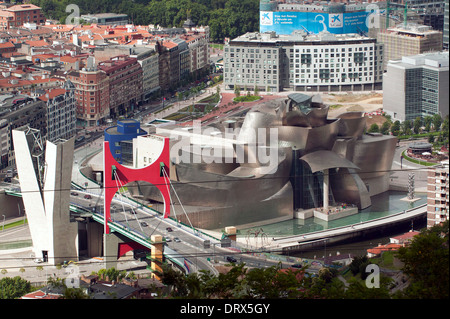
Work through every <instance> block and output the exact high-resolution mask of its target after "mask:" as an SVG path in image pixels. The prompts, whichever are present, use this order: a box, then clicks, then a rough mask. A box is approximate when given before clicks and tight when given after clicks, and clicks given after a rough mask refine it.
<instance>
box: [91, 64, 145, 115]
mask: <svg viewBox="0 0 450 319" xmlns="http://www.w3.org/2000/svg"><path fill="white" fill-rule="evenodd" d="M98 69H99V70H101V71H103V72H105V74H106V76H107V77H108V79H109V112H110V117H111V118H118V117H119V116H125V115H127V114H128V113H129V112H132V111H133V110H134V109H135V108H136V107H137V105H138V103H139V102H140V101H141V96H142V68H141V66H140V65H139V63H138V62H137V59H136V58H131V57H129V56H128V55H119V56H117V57H113V58H111V59H110V60H107V61H102V62H100V63H99V64H98Z"/></svg>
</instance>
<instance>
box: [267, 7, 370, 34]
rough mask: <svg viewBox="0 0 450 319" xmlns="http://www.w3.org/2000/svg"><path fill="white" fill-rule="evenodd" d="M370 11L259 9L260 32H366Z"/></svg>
mask: <svg viewBox="0 0 450 319" xmlns="http://www.w3.org/2000/svg"><path fill="white" fill-rule="evenodd" d="M369 14H370V12H367V11H359V12H346V13H323V12H286V11H285V12H281V11H274V12H272V11H260V23H259V25H260V32H261V33H262V32H268V31H275V32H276V33H277V34H291V33H292V32H293V31H295V30H305V31H307V32H310V33H314V34H318V33H319V32H321V31H328V32H330V33H334V34H344V33H360V32H367V31H368V27H367V23H366V20H367V17H368V15H369Z"/></svg>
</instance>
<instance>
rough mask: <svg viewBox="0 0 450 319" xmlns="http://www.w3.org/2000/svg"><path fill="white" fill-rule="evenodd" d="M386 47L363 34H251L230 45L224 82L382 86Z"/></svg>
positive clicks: (277, 86) (305, 87)
mask: <svg viewBox="0 0 450 319" xmlns="http://www.w3.org/2000/svg"><path fill="white" fill-rule="evenodd" d="M382 56H383V47H382V46H380V45H378V44H377V42H376V40H375V39H372V38H368V37H364V36H360V35H357V34H342V35H334V34H330V33H321V34H318V35H314V34H306V33H305V32H301V31H299V32H297V33H294V34H292V35H277V34H275V33H274V32H270V33H262V34H261V33H247V34H245V35H243V36H240V37H238V38H236V39H233V40H231V41H230V42H229V43H228V44H226V45H225V48H224V84H225V88H226V89H234V87H235V86H239V87H240V88H241V89H242V88H247V89H251V90H253V89H254V87H258V89H259V90H263V91H271V92H279V91H282V90H283V89H289V90H295V91H312V92H314V91H361V90H374V89H381V83H382Z"/></svg>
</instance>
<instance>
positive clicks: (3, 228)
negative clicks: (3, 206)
mask: <svg viewBox="0 0 450 319" xmlns="http://www.w3.org/2000/svg"><path fill="white" fill-rule="evenodd" d="M2 216H3V227H2V231H4V230H5V218H6V216H5V215H2Z"/></svg>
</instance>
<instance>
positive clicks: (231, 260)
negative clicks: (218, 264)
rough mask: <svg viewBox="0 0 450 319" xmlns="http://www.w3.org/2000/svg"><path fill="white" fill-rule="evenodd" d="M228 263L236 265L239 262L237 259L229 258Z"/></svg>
mask: <svg viewBox="0 0 450 319" xmlns="http://www.w3.org/2000/svg"><path fill="white" fill-rule="evenodd" d="M227 261H228V262H230V263H236V262H237V260H236V258H234V257H231V256H228V257H227Z"/></svg>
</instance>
